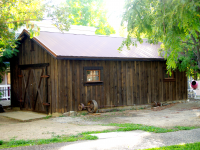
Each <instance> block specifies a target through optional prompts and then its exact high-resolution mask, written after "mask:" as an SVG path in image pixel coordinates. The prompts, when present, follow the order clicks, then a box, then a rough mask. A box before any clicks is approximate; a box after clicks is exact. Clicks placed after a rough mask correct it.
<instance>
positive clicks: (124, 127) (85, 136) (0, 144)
mask: <svg viewBox="0 0 200 150" xmlns="http://www.w3.org/2000/svg"><path fill="white" fill-rule="evenodd" d="M106 126H117V127H119V128H118V129H116V130H104V131H91V132H83V133H80V134H78V135H75V136H74V135H73V136H53V137H52V138H51V139H39V140H15V139H11V140H10V141H2V140H0V149H3V148H11V147H20V146H32V145H41V144H50V143H62V142H74V141H79V140H96V139H98V137H96V136H92V135H90V134H94V133H108V132H122V131H133V130H143V131H147V132H155V133H166V132H174V131H179V130H191V129H195V128H199V127H182V126H176V127H174V128H172V129H166V128H159V127H154V126H146V125H141V124H132V123H124V124H116V123H111V124H106ZM189 145H190V144H189ZM181 146H187V144H186V145H181ZM192 146H193V147H197V146H198V147H200V143H195V145H192ZM178 147H179V146H178ZM166 148H168V147H166ZM166 148H165V147H164V148H163V150H165V149H166ZM174 148H175V149H176V147H174ZM174 148H173V147H172V148H170V149H174ZM166 150H168V149H166ZM181 150H182V149H181ZM192 150H196V149H195V148H193V149H192ZM198 150H200V148H199V149H198Z"/></svg>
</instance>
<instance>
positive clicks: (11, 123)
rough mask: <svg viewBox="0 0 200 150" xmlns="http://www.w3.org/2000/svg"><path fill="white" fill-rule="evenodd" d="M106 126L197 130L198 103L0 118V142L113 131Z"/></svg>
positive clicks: (199, 116)
mask: <svg viewBox="0 0 200 150" xmlns="http://www.w3.org/2000/svg"><path fill="white" fill-rule="evenodd" d="M107 123H135V124H145V125H153V126H158V127H169V128H170V127H173V126H200V102H199V101H192V102H189V103H181V104H176V105H174V106H172V107H170V108H166V109H164V110H161V111H153V110H152V109H145V110H126V111H122V112H108V113H102V114H99V115H91V114H88V115H85V116H81V117H57V118H49V119H43V120H37V121H32V122H18V121H16V120H11V119H8V118H4V117H0V130H1V132H0V140H5V141H7V140H10V139H11V138H15V139H44V138H51V137H52V136H57V135H76V134H78V133H81V132H85V131H96V130H98V131H99V130H106V129H114V128H115V127H110V126H101V125H100V124H107Z"/></svg>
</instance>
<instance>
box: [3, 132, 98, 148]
mask: <svg viewBox="0 0 200 150" xmlns="http://www.w3.org/2000/svg"><path fill="white" fill-rule="evenodd" d="M96 139H98V137H96V136H92V135H87V134H84V135H82V134H79V135H77V136H62V137H61V136H53V137H52V138H51V139H39V140H15V139H11V140H10V141H8V142H3V141H2V144H1V146H0V149H3V148H10V147H20V146H32V145H42V144H50V143H62V142H74V141H78V140H96Z"/></svg>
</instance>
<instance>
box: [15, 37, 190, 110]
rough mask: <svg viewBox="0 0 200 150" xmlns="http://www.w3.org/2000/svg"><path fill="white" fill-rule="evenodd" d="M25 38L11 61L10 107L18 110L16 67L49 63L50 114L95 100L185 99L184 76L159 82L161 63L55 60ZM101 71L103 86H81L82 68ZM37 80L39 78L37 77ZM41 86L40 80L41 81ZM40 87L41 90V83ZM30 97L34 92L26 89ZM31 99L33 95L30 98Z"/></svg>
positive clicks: (116, 102) (130, 102) (178, 74)
mask: <svg viewBox="0 0 200 150" xmlns="http://www.w3.org/2000/svg"><path fill="white" fill-rule="evenodd" d="M31 41H32V40H30V39H29V38H26V39H25V40H24V42H22V44H21V45H20V46H19V53H18V56H17V57H14V58H13V59H12V61H11V84H12V88H11V89H12V90H11V94H12V95H11V96H12V105H13V106H19V102H18V100H19V99H20V95H21V93H22V91H23V86H22V83H23V82H22V81H21V78H19V77H18V75H19V74H20V69H19V68H18V65H24V64H38V63H49V64H50V65H49V67H48V68H47V74H48V75H50V78H49V79H48V93H47V95H45V93H43V94H42V97H43V98H45V97H46V96H48V102H50V103H51V105H50V110H49V112H50V113H54V112H61V113H63V112H66V111H70V110H77V108H78V104H79V103H84V104H87V102H88V101H89V100H93V99H94V100H96V101H97V103H98V105H99V106H100V107H104V106H107V105H117V106H123V105H134V104H147V103H151V102H153V101H170V100H183V99H187V78H186V76H185V73H184V72H179V71H177V72H176V73H175V78H176V81H175V82H163V77H164V70H163V68H164V67H165V62H158V61H94V60H91V61H89V60H57V59H55V58H54V57H53V56H52V55H50V54H49V53H48V52H47V51H46V50H44V49H43V48H42V47H41V46H39V45H38V44H37V43H35V42H32V45H31ZM88 66H101V67H103V85H91V86H84V80H83V76H84V75H83V74H84V71H83V67H88ZM37 76H38V77H39V76H40V74H39V73H37ZM43 82H44V80H43ZM42 84H43V85H42V86H41V87H42V88H45V87H44V83H42ZM29 90H31V91H29V92H30V93H31V92H32V93H34V92H35V91H34V89H31V88H30V89H29ZM33 95H34V94H33Z"/></svg>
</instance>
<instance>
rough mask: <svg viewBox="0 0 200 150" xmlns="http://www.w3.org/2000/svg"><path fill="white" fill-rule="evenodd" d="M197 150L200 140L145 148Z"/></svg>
mask: <svg viewBox="0 0 200 150" xmlns="http://www.w3.org/2000/svg"><path fill="white" fill-rule="evenodd" d="M174 149H176V150H199V149H200V142H197V143H190V144H180V145H172V146H164V147H159V148H149V149H145V150H174Z"/></svg>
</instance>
